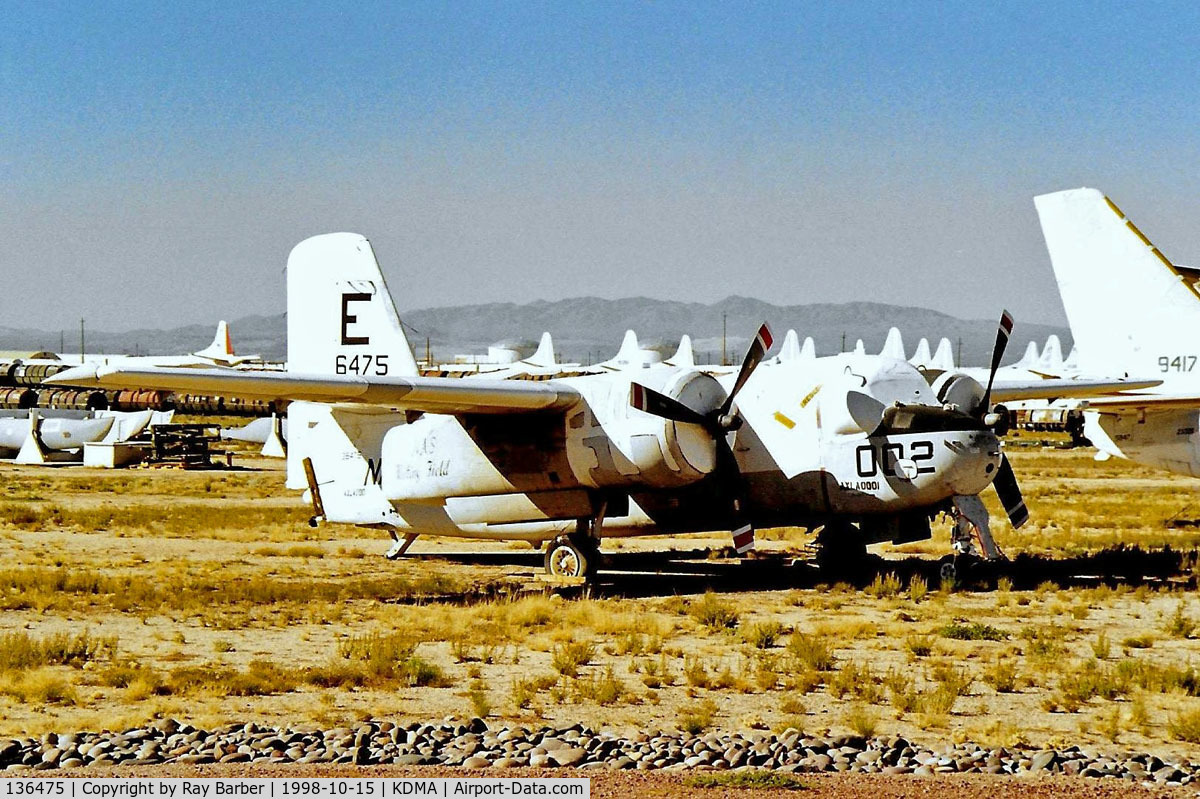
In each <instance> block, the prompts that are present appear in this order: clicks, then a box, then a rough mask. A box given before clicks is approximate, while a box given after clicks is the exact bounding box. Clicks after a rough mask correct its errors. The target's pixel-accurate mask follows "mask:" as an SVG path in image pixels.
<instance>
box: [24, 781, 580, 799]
mask: <svg viewBox="0 0 1200 799" xmlns="http://www.w3.org/2000/svg"><path fill="white" fill-rule="evenodd" d="M591 795H592V782H591V780H589V779H587V778H574V777H573V778H560V777H544V778H537V779H535V778H517V777H512V778H507V777H478V778H461V779H460V778H457V777H437V778H433V777H431V778H428V779H422V778H416V777H414V778H411V779H406V778H401V779H397V778H386V777H380V778H378V779H359V778H345V779H343V778H339V777H313V778H311V779H253V778H244V779H242V778H225V777H212V778H206V777H195V778H192V777H187V778H179V779H176V778H161V779H159V778H143V777H124V778H120V777H104V778H97V779H88V778H86V777H73V778H69V779H53V778H47V779H28V778H17V779H5V780H0V799H7V798H8V797H30V799H55V797H61V799H140V798H141V797H165V798H166V799H215V797H237V798H240V797H262V799H318V798H319V797H341V799H408V798H409V797H418V798H419V797H443V798H444V799H450V798H452V797H469V798H470V799H475V798H476V797H493V796H496V797H502V796H561V797H570V798H571V799H580V797H582V799H590V797H591Z"/></svg>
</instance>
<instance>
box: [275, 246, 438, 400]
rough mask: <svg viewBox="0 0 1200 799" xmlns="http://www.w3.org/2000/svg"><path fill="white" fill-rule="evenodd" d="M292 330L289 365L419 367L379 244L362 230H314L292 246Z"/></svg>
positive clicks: (371, 372) (361, 369) (380, 372)
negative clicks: (317, 232)
mask: <svg viewBox="0 0 1200 799" xmlns="http://www.w3.org/2000/svg"><path fill="white" fill-rule="evenodd" d="M287 332H288V342H287V348H288V366H287V368H288V370H289V371H293V372H309V373H315V374H356V375H362V376H363V377H384V376H388V375H392V376H413V375H416V374H418V373H419V372H418V369H417V361H416V358H414V357H413V351H412V348H411V347H410V346H409V344H408V340H407V339H406V338H405V337H404V330H403V328H402V327H401V325H400V316H399V314H397V313H396V306H395V304H394V303H393V302H392V295H391V294H389V293H388V289H387V284H386V283H385V282H384V279H383V272H382V271H381V270H380V268H379V262H378V261H377V260H376V259H375V251H374V250H373V249H372V248H371V243H370V242H369V241H367V240H366V239H365V238H364V237H362V236H360V235H358V234H356V233H329V234H326V235H323V236H314V237H312V238H310V239H305V240H304V241H302V242H300V243H299V244H297V245H296V247H295V248H294V249H293V250H292V253H291V255H289V256H288V265H287Z"/></svg>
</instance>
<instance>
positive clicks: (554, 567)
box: [546, 503, 608, 580]
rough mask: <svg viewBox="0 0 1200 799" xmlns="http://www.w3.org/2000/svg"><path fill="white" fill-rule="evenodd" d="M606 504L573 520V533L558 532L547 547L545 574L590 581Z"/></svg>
mask: <svg viewBox="0 0 1200 799" xmlns="http://www.w3.org/2000/svg"><path fill="white" fill-rule="evenodd" d="M607 507H608V503H601V505H600V508H599V510H598V511H597V512H596V515H595V516H593V517H591V518H588V519H580V520H578V521H577V522H576V523H575V532H573V533H569V534H567V535H561V536H559V537H558V538H556V539H554V540H553V541H551V542H550V545H549V546H548V547H546V573H547V574H549V575H550V576H551V577H563V578H570V579H578V578H583V579H584V580H589V579H591V578H592V576H593V575H595V573H596V567H597V566H599V565H600V557H601V556H600V530H601V528H602V527H603V526H604V512H605V510H606V509H607Z"/></svg>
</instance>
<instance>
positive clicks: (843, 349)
mask: <svg viewBox="0 0 1200 799" xmlns="http://www.w3.org/2000/svg"><path fill="white" fill-rule="evenodd" d="M845 351H846V331H845V330H843V331H842V352H845Z"/></svg>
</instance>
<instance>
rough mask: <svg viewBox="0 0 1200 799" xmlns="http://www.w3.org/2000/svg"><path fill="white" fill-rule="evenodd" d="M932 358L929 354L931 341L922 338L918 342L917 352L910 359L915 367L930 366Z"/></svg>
mask: <svg viewBox="0 0 1200 799" xmlns="http://www.w3.org/2000/svg"><path fill="white" fill-rule="evenodd" d="M930 360H932V356H931V355H930V354H929V339H927V338H924V337H922V338H921V340H920V341H918V342H917V351H916V352H914V353H913V356H912V357H911V358H909V359H908V362H909V363H911V364H912V365H913V366H928V365H929V361H930Z"/></svg>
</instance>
